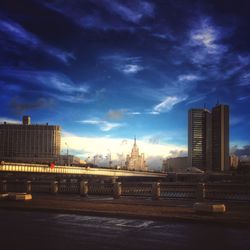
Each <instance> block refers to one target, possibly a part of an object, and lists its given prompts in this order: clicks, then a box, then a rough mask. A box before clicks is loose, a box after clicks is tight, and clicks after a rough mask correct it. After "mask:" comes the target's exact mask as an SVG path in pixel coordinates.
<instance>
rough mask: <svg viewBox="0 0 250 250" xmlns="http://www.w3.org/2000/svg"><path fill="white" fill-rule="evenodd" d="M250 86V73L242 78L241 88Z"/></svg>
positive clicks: (240, 80)
mask: <svg viewBox="0 0 250 250" xmlns="http://www.w3.org/2000/svg"><path fill="white" fill-rule="evenodd" d="M248 85H250V72H245V73H243V74H242V75H241V76H240V79H239V86H248Z"/></svg>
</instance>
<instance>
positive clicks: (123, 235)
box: [0, 210, 250, 250]
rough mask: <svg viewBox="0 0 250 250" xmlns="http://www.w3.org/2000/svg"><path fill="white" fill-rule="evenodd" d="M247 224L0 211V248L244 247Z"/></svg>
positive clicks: (248, 243) (248, 242)
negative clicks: (242, 226) (224, 224)
mask: <svg viewBox="0 0 250 250" xmlns="http://www.w3.org/2000/svg"><path fill="white" fill-rule="evenodd" d="M249 247H250V229H246V228H233V227H225V226H219V225H216V224H199V223H195V224H194V223H186V222H185V223H180V222H169V223H166V222H159V221H149V220H136V219H118V218H107V217H94V216H83V215H73V214H55V213H46V212H26V211H25V212H24V211H14V210H12V211H7V210H0V249H2V250H5V249H8V250H9V249H19V250H20V249H25V250H26V249H54V250H55V249H117V250H118V249H143V250H144V249H152V250H157V249H161V250H162V249H168V250H171V249H192V250H194V249H202V250H204V249H227V250H230V249H241V250H244V249H249Z"/></svg>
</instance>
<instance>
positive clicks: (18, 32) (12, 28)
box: [0, 20, 75, 63]
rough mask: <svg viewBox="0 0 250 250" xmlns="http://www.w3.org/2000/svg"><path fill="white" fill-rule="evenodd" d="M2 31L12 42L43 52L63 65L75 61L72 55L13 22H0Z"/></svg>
mask: <svg viewBox="0 0 250 250" xmlns="http://www.w3.org/2000/svg"><path fill="white" fill-rule="evenodd" d="M0 31H1V32H2V33H4V34H6V35H7V36H8V37H9V38H11V39H12V41H15V42H17V43H19V44H22V45H25V46H27V47H28V48H32V49H37V50H39V51H43V52H45V53H46V54H48V55H50V56H52V57H55V58H56V59H58V60H60V61H61V62H63V63H69V62H70V61H71V60H72V59H75V57H74V55H73V54H72V53H69V52H65V51H63V50H60V49H58V48H55V47H53V46H51V45H49V44H47V43H45V42H43V41H42V40H41V39H39V38H38V37H37V36H36V35H34V34H32V33H31V32H29V31H27V30H26V29H25V28H24V27H22V26H21V25H20V24H18V23H16V22H13V21H11V20H0Z"/></svg>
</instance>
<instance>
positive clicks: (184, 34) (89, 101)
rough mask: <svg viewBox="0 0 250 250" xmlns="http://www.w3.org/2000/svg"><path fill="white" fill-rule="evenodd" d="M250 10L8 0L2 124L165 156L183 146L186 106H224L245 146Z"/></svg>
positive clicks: (2, 12)
mask: <svg viewBox="0 0 250 250" xmlns="http://www.w3.org/2000/svg"><path fill="white" fill-rule="evenodd" d="M249 13H250V1H248V0H245V1H242V0H238V1H233V0H231V1H230V0H227V1H223V0H220V1H192V0H190V1H174V0H154V1H153V0H127V1H122V0H75V1H66V0H55V1H53V0H50V1H49V0H47V1H46V0H40V1H39V0H29V1H28V0H22V1H20V0H2V1H1V3H0V56H1V57H0V58H1V60H0V86H1V94H0V101H1V113H0V119H1V121H3V120H8V121H16V120H20V118H21V116H22V115H24V114H29V115H31V116H32V120H33V122H35V123H45V122H47V121H48V122H49V123H52V124H60V125H61V126H62V128H63V132H64V140H65V141H70V143H68V144H70V145H71V148H72V152H75V153H78V154H79V155H83V156H86V155H87V154H95V153H100V152H99V151H100V150H99V149H98V150H97V149H96V150H94V149H89V148H88V149H86V147H87V146H86V145H85V144H84V142H83V141H81V138H82V140H83V138H85V139H86V140H90V142H93V143H94V141H93V140H94V139H97V138H102V139H103V140H104V139H105V138H106V139H107V140H106V141H105V142H104V143H106V144H110V145H107V146H106V147H107V148H112V146H111V144H112V143H113V141H112V140H114V141H115V140H117V141H123V140H127V141H129V140H128V139H131V138H133V136H134V135H135V134H136V135H137V137H138V139H139V141H141V143H142V144H143V143H145V145H146V144H147V145H148V146H149V145H151V144H152V145H154V147H156V144H157V146H158V147H162V148H161V149H159V148H158V149H155V150H156V151H157V150H159V151H161V150H162V152H161V153H159V155H162V156H167V155H169V154H171V152H172V153H175V152H179V151H181V152H183V151H185V150H186V144H187V111H188V109H190V108H198V107H203V106H204V104H206V107H207V108H211V107H212V106H214V105H215V104H216V102H217V100H219V102H220V103H224V104H229V105H230V124H231V127H230V140H231V145H232V146H233V145H237V146H238V147H242V146H244V145H248V144H250V133H249V129H250V120H249V118H250V113H249V104H250V32H249V26H250V15H249ZM73 137H74V139H72V138H73ZM78 139H79V140H80V141H79V143H78V144H81V143H82V145H85V146H82V147H80V146H79V145H78V146H74V145H75V141H76V140H78ZM91 139H93V140H92V141H91ZM72 140H73V141H72ZM123 144H124V143H123ZM92 145H93V144H92ZM112 145H113V144H112ZM121 145H122V143H121ZM129 146H131V145H130V144H129ZM171 146H172V150H171ZM95 147H97V148H98V146H96V145H95ZM164 147H165V148H164ZM114 148H115V146H114ZM112 150H113V151H115V150H114V149H113V148H112ZM144 150H145V151H147V149H146V148H144ZM164 150H165V152H166V153H165V154H164V153H163V152H164ZM97 151H98V152H97ZM149 151H150V150H149ZM101 153H103V152H101ZM146 153H147V154H148V156H150V152H146ZM152 155H154V156H155V155H157V153H156V152H155V153H152Z"/></svg>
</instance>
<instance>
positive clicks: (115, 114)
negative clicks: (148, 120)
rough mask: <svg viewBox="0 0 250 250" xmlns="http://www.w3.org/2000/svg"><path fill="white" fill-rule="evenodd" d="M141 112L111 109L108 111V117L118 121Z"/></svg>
mask: <svg viewBox="0 0 250 250" xmlns="http://www.w3.org/2000/svg"><path fill="white" fill-rule="evenodd" d="M141 114H142V113H141V112H138V111H131V110H130V109H125V108H124V109H110V110H109V111H108V112H107V115H106V116H107V119H108V120H111V121H113V120H114V121H116V120H122V119H124V118H125V117H126V116H135V115H136V116H137V115H141Z"/></svg>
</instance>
